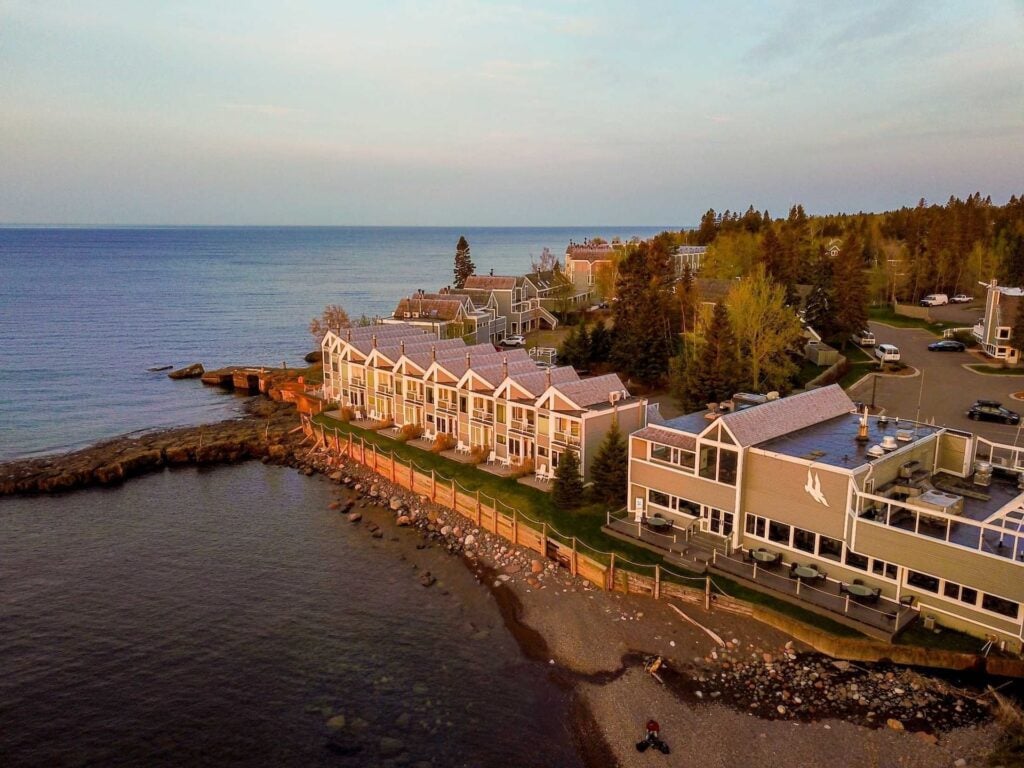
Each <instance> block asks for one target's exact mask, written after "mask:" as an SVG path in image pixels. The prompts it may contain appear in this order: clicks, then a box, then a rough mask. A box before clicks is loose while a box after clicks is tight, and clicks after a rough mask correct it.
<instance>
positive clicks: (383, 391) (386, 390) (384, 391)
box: [377, 385, 395, 397]
mask: <svg viewBox="0 0 1024 768" xmlns="http://www.w3.org/2000/svg"><path fill="white" fill-rule="evenodd" d="M377 394H378V395H383V396H384V397H391V396H392V395H394V394H395V390H394V388H393V387H383V386H380V385H377Z"/></svg>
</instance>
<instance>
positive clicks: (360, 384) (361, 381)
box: [348, 376, 366, 389]
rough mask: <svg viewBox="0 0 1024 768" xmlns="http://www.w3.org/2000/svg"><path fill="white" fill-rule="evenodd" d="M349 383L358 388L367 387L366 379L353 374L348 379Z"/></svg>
mask: <svg viewBox="0 0 1024 768" xmlns="http://www.w3.org/2000/svg"><path fill="white" fill-rule="evenodd" d="M348 385H349V386H350V387H355V388H356V389H366V379H357V378H356V377H355V376H353V377H352V378H351V379H349V380H348Z"/></svg>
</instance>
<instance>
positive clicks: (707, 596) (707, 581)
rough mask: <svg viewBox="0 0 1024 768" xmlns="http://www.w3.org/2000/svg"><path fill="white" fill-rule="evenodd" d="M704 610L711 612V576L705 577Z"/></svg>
mask: <svg viewBox="0 0 1024 768" xmlns="http://www.w3.org/2000/svg"><path fill="white" fill-rule="evenodd" d="M704 610H705V611H710V610H711V574H710V573H709V574H707V575H705V576H704Z"/></svg>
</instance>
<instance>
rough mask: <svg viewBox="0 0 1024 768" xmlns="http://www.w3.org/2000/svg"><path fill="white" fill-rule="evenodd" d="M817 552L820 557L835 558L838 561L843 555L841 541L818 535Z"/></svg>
mask: <svg viewBox="0 0 1024 768" xmlns="http://www.w3.org/2000/svg"><path fill="white" fill-rule="evenodd" d="M818 554H819V555H820V556H821V557H827V558H828V559H829V560H835V561H836V562H837V563H838V562H839V561H840V559H841V558H842V556H843V542H841V541H840V540H839V539H832V538H829V537H828V536H819V537H818Z"/></svg>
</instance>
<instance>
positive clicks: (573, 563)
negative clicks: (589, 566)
mask: <svg viewBox="0 0 1024 768" xmlns="http://www.w3.org/2000/svg"><path fill="white" fill-rule="evenodd" d="M578 570H579V567H578V565H577V563H576V537H575V536H573V537H572V560H570V561H569V572H570V573H571V574H572V575H573V576H575V575H576V573H577V571H578Z"/></svg>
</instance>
